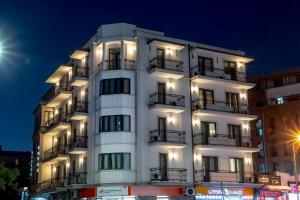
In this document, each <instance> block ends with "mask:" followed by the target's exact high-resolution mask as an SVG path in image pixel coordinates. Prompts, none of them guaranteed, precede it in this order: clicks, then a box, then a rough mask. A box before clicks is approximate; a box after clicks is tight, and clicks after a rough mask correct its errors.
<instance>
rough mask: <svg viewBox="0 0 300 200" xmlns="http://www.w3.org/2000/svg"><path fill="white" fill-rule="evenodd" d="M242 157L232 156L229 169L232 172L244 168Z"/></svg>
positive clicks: (240, 170)
mask: <svg viewBox="0 0 300 200" xmlns="http://www.w3.org/2000/svg"><path fill="white" fill-rule="evenodd" d="M243 163H244V162H243V159H242V158H230V159H229V171H230V172H242V171H243V170H244V166H243Z"/></svg>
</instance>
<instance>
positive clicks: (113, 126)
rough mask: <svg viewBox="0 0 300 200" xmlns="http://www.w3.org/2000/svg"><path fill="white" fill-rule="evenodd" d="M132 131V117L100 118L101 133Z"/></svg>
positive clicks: (114, 116) (112, 116) (111, 116)
mask: <svg viewBox="0 0 300 200" xmlns="http://www.w3.org/2000/svg"><path fill="white" fill-rule="evenodd" d="M113 131H130V115H109V116H102V117H100V118H99V132H113Z"/></svg>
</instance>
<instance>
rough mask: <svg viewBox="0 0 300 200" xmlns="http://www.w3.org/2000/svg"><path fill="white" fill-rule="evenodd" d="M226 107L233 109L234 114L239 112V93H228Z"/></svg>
mask: <svg viewBox="0 0 300 200" xmlns="http://www.w3.org/2000/svg"><path fill="white" fill-rule="evenodd" d="M226 105H228V106H230V107H231V108H232V109H233V112H238V111H239V95H238V94H237V93H230V92H226Z"/></svg>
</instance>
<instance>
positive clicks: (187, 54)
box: [34, 23, 258, 199]
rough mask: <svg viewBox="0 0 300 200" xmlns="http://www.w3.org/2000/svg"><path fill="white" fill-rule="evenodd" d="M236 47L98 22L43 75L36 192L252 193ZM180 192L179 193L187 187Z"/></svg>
mask: <svg viewBox="0 0 300 200" xmlns="http://www.w3.org/2000/svg"><path fill="white" fill-rule="evenodd" d="M252 60H253V59H252V58H249V57H247V56H245V53H244V52H241V51H234V50H228V49H223V48H218V47H213V46H209V45H204V44H199V43H195V42H190V41H185V40H180V39H175V38H170V37H166V36H165V35H164V33H162V32H158V31H152V30H147V29H143V28H139V27H136V26H135V25H131V24H125V23H119V24H109V25H102V26H101V27H100V28H99V29H98V30H97V32H96V34H95V35H93V36H92V37H91V38H90V39H89V40H88V41H87V42H86V44H85V45H84V46H82V47H81V49H78V50H75V51H74V52H72V53H71V54H70V58H69V62H68V63H66V64H62V65H60V66H59V67H58V68H57V69H56V70H55V71H54V72H53V73H52V74H51V75H50V76H49V77H48V78H47V80H46V83H50V84H52V85H53V86H52V87H51V89H50V90H49V91H48V92H47V93H46V94H45V95H44V97H43V98H42V100H43V101H42V104H40V109H39V110H40V113H41V121H40V124H39V125H40V127H41V128H40V133H39V139H38V141H39V144H38V146H39V151H40V155H41V158H40V163H39V173H38V181H37V184H36V186H35V187H34V188H36V189H35V191H34V192H35V196H43V195H44V197H46V198H52V199H64V198H70V199H78V198H96V197H99V198H117V199H122V198H137V197H139V198H146V197H147V198H155V199H156V198H162V199H169V198H179V197H180V198H185V197H187V198H188V196H189V195H191V196H192V195H196V196H197V198H199V199H206V198H207V196H211V198H213V197H215V198H219V197H220V195H221V196H222V195H223V192H222V190H220V187H221V188H223V187H225V188H227V191H228V195H233V196H236V195H239V196H240V197H241V198H242V196H244V197H243V198H244V199H247V198H248V199H250V198H251V197H252V196H253V188H255V187H257V184H255V183H254V177H253V166H252V164H253V163H252V153H253V152H256V151H258V149H257V148H256V147H253V146H252V144H251V138H250V134H251V133H250V121H251V120H253V119H255V118H256V116H254V115H250V114H249V111H248V99H247V98H248V97H247V90H248V89H250V88H252V87H254V84H252V83H247V82H246V78H245V77H246V64H247V63H248V62H250V61H252ZM186 192H187V193H186Z"/></svg>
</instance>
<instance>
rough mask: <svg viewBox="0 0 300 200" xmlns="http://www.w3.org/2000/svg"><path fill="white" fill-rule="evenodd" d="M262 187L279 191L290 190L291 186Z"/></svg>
mask: <svg viewBox="0 0 300 200" xmlns="http://www.w3.org/2000/svg"><path fill="white" fill-rule="evenodd" d="M264 189H268V190H272V191H280V192H290V191H291V190H292V188H290V187H289V186H286V185H266V186H264Z"/></svg>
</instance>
